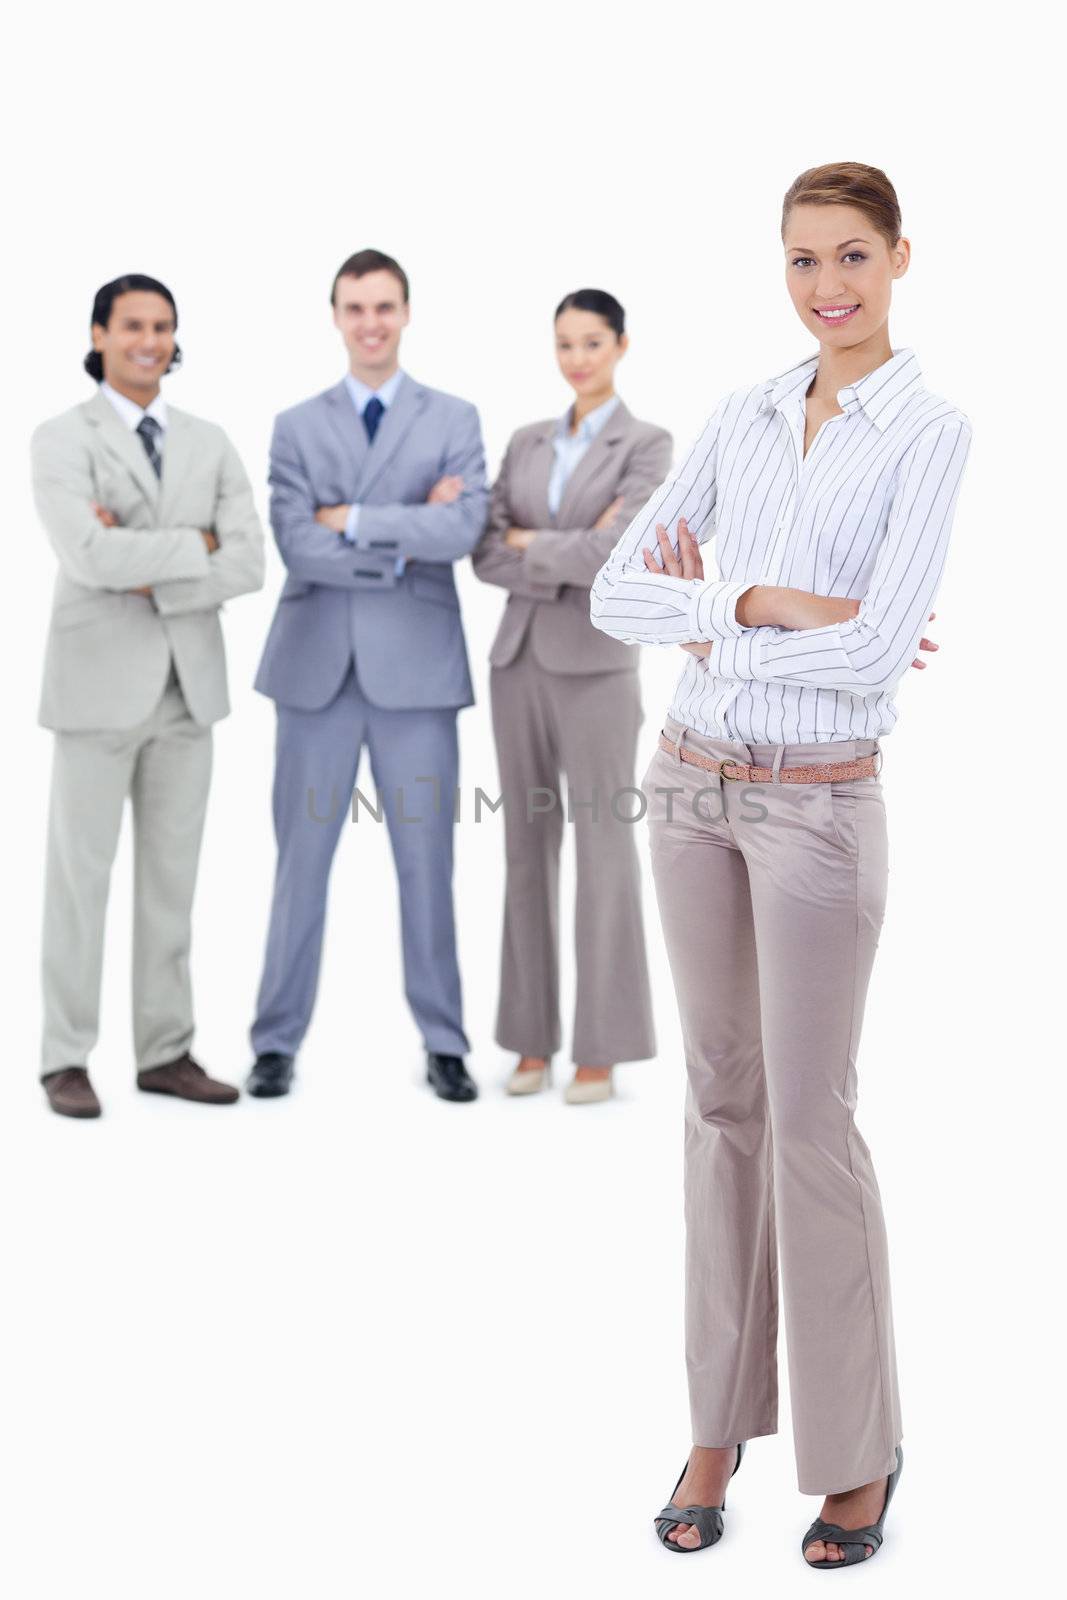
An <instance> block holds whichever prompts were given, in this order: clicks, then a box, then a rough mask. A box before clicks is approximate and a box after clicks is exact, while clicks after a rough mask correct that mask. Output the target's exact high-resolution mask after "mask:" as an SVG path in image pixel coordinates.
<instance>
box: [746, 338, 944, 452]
mask: <svg viewBox="0 0 1067 1600" xmlns="http://www.w3.org/2000/svg"><path fill="white" fill-rule="evenodd" d="M818 365H819V358H818V356H817V355H814V356H809V357H808V359H807V360H806V361H802V362H800V364H799V365H798V366H795V367H790V368H789V369H788V371H786V372H782V373H779V375H778V377H776V378H769V379H768V380H767V382H766V383H765V384H764V385H763V405H762V407H761V409H762V410H764V411H766V410H768V409H769V408H771V407H774V408H776V409H777V408H778V407H780V406H782V405H784V404H786V403H787V402H788V401H790V400H802V399H803V397H804V395H805V393H806V392H807V389H808V385H809V384H810V383H811V380H812V378H813V377H814V376H815V373H816V370H817V368H818ZM922 385H923V378H922V372H921V371H920V370H919V361H918V358H917V356H916V354H915V351H914V350H909V349H903V350H895V351H894V352H893V354H892V356H891V357H890V358H889V360H888V361H883V362H882V365H881V366H880V367H875V368H874V370H873V372H865V373H864V375H863V377H862V378H859V379H857V381H856V382H855V383H847V384H846V385H845V387H844V388H843V389H838V391H837V403H838V405H839V406H840V407H841V409H842V411H844V412H846V413H852V412H854V411H861V410H862V411H865V412H866V413H867V416H868V417H869V418H870V420H871V421H872V422H873V423H874V424H875V425H876V426H877V427H878V428H879V429H881V431H882V432H884V431H885V429H886V428H888V427H889V425H890V423H891V422H892V421H893V420H894V418H895V417H896V416H897V415H898V414H899V412H900V411H901V410H902V408H903V407H904V406H905V405H906V404H907V402H908V401H909V400H910V399H911V397H912V395H913V394H915V393H916V391H917V390H919V389H921V388H922Z"/></svg>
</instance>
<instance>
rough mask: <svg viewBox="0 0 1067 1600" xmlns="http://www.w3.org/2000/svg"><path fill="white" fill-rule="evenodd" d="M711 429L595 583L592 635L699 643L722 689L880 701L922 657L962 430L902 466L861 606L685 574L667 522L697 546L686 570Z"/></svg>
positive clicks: (963, 445) (956, 427)
mask: <svg viewBox="0 0 1067 1600" xmlns="http://www.w3.org/2000/svg"><path fill="white" fill-rule="evenodd" d="M720 409H721V408H720ZM718 422H719V414H718V413H717V414H716V416H715V417H713V418H712V419H711V421H710V422H709V424H708V425H707V427H706V429H705V432H704V434H703V435H702V436H701V437H700V439H698V441H697V443H696V445H695V446H694V449H693V451H692V452H691V454H690V456H689V457H688V458H687V460H686V462H685V463H684V464H683V466H682V468H680V469H679V471H678V472H676V473H675V474H673V475H672V477H670V478H669V479H667V480H666V482H665V483H664V484H662V485H661V487H660V489H659V490H658V491H657V493H656V494H655V495H654V496H653V498H652V500H651V501H650V502H649V504H648V505H647V506H646V507H645V508H644V509H643V511H642V512H641V514H640V515H639V516H638V517H637V518H635V520H634V522H633V523H632V524H631V526H630V527H629V528H628V529H627V530H626V532H625V533H624V534H623V536H622V538H621V539H620V540H619V543H618V545H617V546H616V548H615V550H614V551H613V552H612V555H611V558H610V559H609V560H608V561H607V562H606V563H605V565H604V567H603V568H602V569H601V571H600V572H599V573H598V574H597V580H596V583H595V584H594V586H593V590H592V596H591V603H590V616H591V619H592V621H593V623H594V625H595V626H596V627H598V628H600V629H602V631H603V632H605V633H608V634H610V635H612V637H614V638H621V639H626V640H629V641H631V642H634V643H638V644H661V645H662V644H679V645H685V644H695V643H704V644H707V643H710V644H711V646H712V650H711V651H704V650H701V651H699V652H698V653H699V654H701V655H709V656H711V657H712V658H713V662H712V670H713V671H714V672H715V674H716V676H720V677H726V678H736V679H739V680H742V681H745V680H750V681H759V682H767V683H787V684H797V685H801V686H803V685H809V686H812V687H816V688H825V689H831V690H836V691H840V692H844V693H849V694H856V695H867V694H878V693H883V692H886V691H889V690H891V689H892V688H893V686H894V685H895V684H896V683H897V682H898V681H899V679H900V677H901V676H902V674H903V672H904V671H905V669H906V668H907V665H908V663H909V662H910V661H913V660H916V659H917V657H916V656H915V651H916V650H917V649H925V648H928V646H929V641H926V643H925V644H924V642H923V627H924V625H925V623H926V621H928V620H929V617H930V608H931V606H932V603H933V601H934V597H935V595H936V593H937V588H938V585H939V583H940V579H941V574H942V571H943V568H944V562H945V557H946V554H947V548H948V539H949V533H950V530H951V526H952V520H953V514H954V511H955V505H956V499H957V496H958V492H959V487H960V480H961V477H962V474H963V467H964V464H965V462H966V458H967V452H968V448H969V444H970V426H969V424H968V422H967V419H966V418H965V417H963V416H962V415H960V414H959V413H951V414H942V415H939V416H938V417H936V418H933V419H931V423H930V424H929V425H928V426H927V427H926V428H925V429H924V430H923V431H922V432H921V433H920V435H919V436H918V438H917V439H916V441H915V443H914V444H913V445H912V446H911V448H910V450H909V452H908V454H907V456H906V457H905V459H904V460H903V461H902V463H901V466H900V470H899V475H898V481H897V483H896V485H895V487H894V491H893V499H892V503H891V505H890V506H889V511H888V518H887V522H886V527H885V535H884V538H883V540H882V544H881V546H880V548H879V551H878V556H877V560H876V562H875V565H874V571H873V573H872V576H871V580H870V583H869V585H868V588H867V593H866V594H865V595H864V596H863V598H862V599H860V600H855V599H847V598H844V597H841V596H827V595H811V594H807V593H806V592H805V591H803V590H796V589H782V588H778V587H776V586H774V585H768V584H752V583H751V582H750V581H737V580H723V579H705V578H704V577H703V568H702V567H701V568H700V570H699V572H698V571H697V569H696V568H695V567H694V566H693V565H692V560H690V562H689V564H688V565H686V566H685V568H684V570H683V563H682V544H681V542H680V541H681V540H682V538H683V535H682V533H681V532H679V534H678V536H677V538H674V539H672V538H671V537H670V536H668V534H667V532H666V527H665V523H666V522H667V520H668V518H669V520H670V521H671V522H672V523H673V522H674V521H675V518H677V519H678V525H679V529H680V528H681V525H682V523H683V522H684V523H685V535H684V537H685V539H687V540H689V539H690V536H691V535H692V534H693V533H695V534H696V541H695V543H694V548H693V550H692V552H691V557H694V558H695V557H696V556H697V554H698V553H697V551H696V549H695V544H696V543H699V542H700V539H701V538H702V537H710V536H711V534H712V533H713V532H714V509H715V503H716V499H717V488H718V485H717V472H716V461H715V457H716V453H717V430H718ZM690 506H692V507H693V508H694V509H693V510H692V511H690ZM657 518H661V519H662V520H657ZM653 525H654V526H655V532H654V533H653V531H652V530H653ZM655 551H658V552H659V558H657V557H656V556H655V555H654V552H655ZM667 553H669V556H668V554H667ZM650 558H651V559H650Z"/></svg>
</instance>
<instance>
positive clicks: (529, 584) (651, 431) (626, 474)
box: [474, 400, 672, 672]
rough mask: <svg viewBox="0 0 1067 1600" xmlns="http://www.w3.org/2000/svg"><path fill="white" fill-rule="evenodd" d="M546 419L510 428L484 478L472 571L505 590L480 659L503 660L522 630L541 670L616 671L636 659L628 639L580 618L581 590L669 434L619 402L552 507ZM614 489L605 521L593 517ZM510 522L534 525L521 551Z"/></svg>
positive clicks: (663, 464)
mask: <svg viewBox="0 0 1067 1600" xmlns="http://www.w3.org/2000/svg"><path fill="white" fill-rule="evenodd" d="M556 423H557V419H556V418H554V417H553V418H550V419H549V420H548V421H546V422H534V423H531V424H530V425H529V426H528V427H525V428H520V429H519V430H518V432H517V433H515V434H513V435H512V438H511V441H510V443H509V444H508V447H507V450H506V452H505V454H504V460H503V463H502V464H501V468H500V474H499V476H498V478H497V480H496V483H495V484H494V486H493V497H492V503H491V506H490V511H489V524H488V526H487V528H486V530H485V534H484V536H483V538H482V541H481V543H480V544H479V546H478V548H477V550H476V551H475V552H474V570H475V572H476V573H477V574H478V576H479V578H482V579H484V581H485V582H486V583H497V584H500V586H501V587H502V588H504V589H507V590H508V591H509V593H508V603H507V606H506V608H505V611H504V615H503V617H502V618H501V622H500V628H499V630H498V632H497V636H496V638H495V639H494V641H493V647H492V650H491V651H490V653H489V660H490V662H491V663H492V665H493V666H494V667H505V666H507V665H508V663H509V662H510V661H513V660H514V659H515V657H516V656H517V655H518V653H519V650H520V648H521V647H522V643H523V640H524V639H525V638H526V635H527V633H529V634H530V643H531V647H532V649H533V652H534V655H535V657H536V659H537V660H538V662H539V663H540V665H541V666H542V667H544V668H545V669H546V670H547V671H549V672H620V671H632V670H634V669H635V668H636V666H637V653H638V647H637V646H636V645H629V644H623V643H622V642H621V641H620V640H618V639H611V638H609V637H608V636H607V634H604V633H600V632H599V631H598V630H597V629H596V628H594V627H593V625H592V623H591V622H590V620H589V590H590V587H591V585H592V583H593V579H594V578H595V577H596V575H597V573H598V572H599V571H600V568H601V567H602V566H603V564H604V562H605V561H606V560H607V558H608V556H609V555H610V554H611V551H612V550H613V549H614V547H615V543H616V541H617V540H618V538H619V535H620V534H621V533H622V531H623V529H624V528H625V527H626V526H627V525H628V523H630V522H631V521H632V520H633V518H634V517H635V516H636V515H637V513H638V512H639V511H640V509H641V507H642V506H643V505H644V504H645V502H646V501H647V500H648V498H649V496H650V495H651V493H652V491H653V490H654V489H655V488H656V487H657V486H658V485H659V484H660V483H662V482H663V479H664V478H665V477H666V476H667V473H668V471H669V469H670V463H671V449H672V442H671V436H670V434H669V433H667V432H665V430H664V429H663V428H657V427H654V426H653V424H652V423H650V422H639V421H638V420H637V418H636V417H634V416H631V414H630V412H629V411H628V410H627V408H626V406H625V405H623V403H622V401H621V400H620V401H619V404H618V405H617V406H616V407H615V410H614V411H613V412H612V413H611V416H610V417H609V418H608V420H607V422H606V423H605V424H604V427H603V428H602V429H601V431H600V433H599V434H598V435H597V437H596V438H595V439H594V440H593V442H592V444H591V445H590V446H589V448H588V450H587V451H586V452H585V455H584V456H583V457H582V459H581V460H580V461H579V463H578V465H577V466H576V467H575V469H574V471H573V472H572V474H571V476H570V478H569V479H568V481H567V487H566V488H565V490H564V492H563V499H562V501H561V502H560V508H559V515H558V516H557V517H553V516H552V513H551V512H550V511H549V509H548V482H549V478H550V477H551V475H552V467H553V463H554V460H555V454H554V451H553V448H552V436H553V434H554V433H555V429H556ZM619 495H622V497H623V506H622V509H621V511H620V512H619V514H618V516H617V517H616V519H615V521H614V522H613V523H612V524H611V526H610V528H604V529H603V530H599V529H597V528H595V527H594V526H593V524H594V523H595V522H596V520H597V518H598V517H599V516H600V515H601V513H602V512H603V511H605V510H606V509H607V507H608V506H609V505H610V504H611V502H612V501H613V500H614V499H616V498H617V496H619ZM510 527H517V528H534V529H536V530H537V538H536V539H535V540H534V541H533V543H532V544H531V545H530V546H529V547H528V549H526V550H525V551H520V550H512V549H511V548H510V546H508V545H506V544H505V543H504V535H505V534H506V533H507V531H508V529H509V528H510Z"/></svg>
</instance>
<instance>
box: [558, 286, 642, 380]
mask: <svg viewBox="0 0 1067 1600" xmlns="http://www.w3.org/2000/svg"><path fill="white" fill-rule="evenodd" d="M628 344H629V339H628V337H627V335H626V334H625V333H624V334H623V335H622V337H621V338H620V337H619V335H618V334H617V333H616V332H615V330H614V328H612V327H611V326H610V324H609V323H608V322H607V321H606V320H605V318H603V317H602V316H600V315H599V314H598V313H597V312H595V311H578V310H576V309H575V308H574V307H573V306H572V307H569V308H568V309H567V310H566V311H561V312H560V314H559V316H558V317H557V318H556V359H557V361H558V362H559V370H560V371H561V372H562V374H563V376H564V377H565V378H566V380H567V382H568V383H569V384H570V386H571V388H572V389H573V390H574V392H575V394H576V395H577V396H578V398H579V399H587V400H595V399H598V398H600V397H603V399H605V400H606V399H607V397H608V396H609V395H610V394H611V393H612V391H613V389H614V383H615V368H616V367H617V366H618V364H619V361H620V360H621V359H622V357H623V355H624V354H625V352H626V348H627V345H628Z"/></svg>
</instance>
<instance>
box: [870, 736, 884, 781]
mask: <svg viewBox="0 0 1067 1600" xmlns="http://www.w3.org/2000/svg"><path fill="white" fill-rule="evenodd" d="M873 754H874V755H876V756H877V757H878V765H877V766H876V767H875V769H874V775H875V777H876V778H877V777H880V776H881V772H882V762H883V760H884V759H885V756H884V752H883V750H882V747H881V745H880V744H879V743H878V741H877V739H876V740H875V741H874V751H873Z"/></svg>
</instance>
